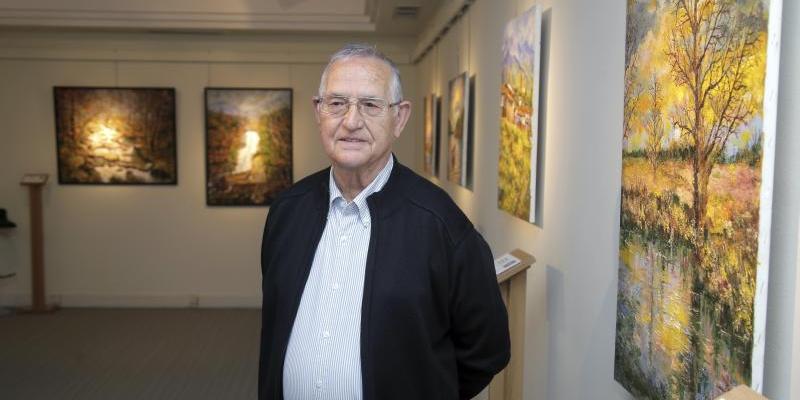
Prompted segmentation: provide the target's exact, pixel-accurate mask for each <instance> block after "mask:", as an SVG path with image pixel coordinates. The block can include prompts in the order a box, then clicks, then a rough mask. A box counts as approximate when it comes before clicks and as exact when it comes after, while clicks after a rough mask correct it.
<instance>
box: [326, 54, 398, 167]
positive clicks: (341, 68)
mask: <svg viewBox="0 0 800 400" xmlns="http://www.w3.org/2000/svg"><path fill="white" fill-rule="evenodd" d="M391 74H392V71H391V68H390V67H389V66H388V65H386V64H385V63H383V62H382V61H380V60H377V59H373V58H364V57H354V58H350V59H344V60H341V61H337V62H336V63H334V64H333V65H331V67H330V69H329V70H328V75H327V82H326V84H325V93H322V95H323V96H343V97H348V98H379V99H384V100H386V103H387V104H390V103H391V102H392V99H391V98H390V97H389V93H390V92H389V87H390V82H391V76H392V75H391ZM410 108H411V104H410V103H409V102H407V101H404V102H401V103H400V104H398V105H397V106H394V107H388V108H387V109H386V112H385V113H384V114H383V115H382V116H379V117H370V116H366V115H362V114H361V113H359V111H358V106H357V105H355V104H353V105H352V106H350V108H349V109H348V111H347V113H346V114H345V115H343V116H338V117H336V116H332V115H328V114H325V113H324V112H320V106H317V107H316V111H317V114H316V115H317V123H318V124H319V131H320V136H321V138H322V146H323V148H324V149H325V153H327V155H328V157H329V158H330V159H331V162H332V163H333V166H334V167H335V168H338V169H344V170H349V171H353V172H370V171H373V170H374V169H377V168H379V167H382V166H383V162H385V160H387V159H388V157H389V156H390V154H391V151H392V144H394V141H395V140H396V139H397V138H398V137H400V133H401V132H402V130H403V127H405V124H406V122H407V121H408V117H409V114H410Z"/></svg>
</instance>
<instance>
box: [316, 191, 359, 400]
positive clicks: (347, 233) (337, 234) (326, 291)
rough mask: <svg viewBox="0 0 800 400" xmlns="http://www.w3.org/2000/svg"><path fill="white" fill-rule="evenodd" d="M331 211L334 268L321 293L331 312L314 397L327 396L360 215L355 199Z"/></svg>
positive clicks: (321, 336)
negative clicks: (351, 251)
mask: <svg viewBox="0 0 800 400" xmlns="http://www.w3.org/2000/svg"><path fill="white" fill-rule="evenodd" d="M332 214H333V218H334V220H333V225H334V227H335V229H334V230H333V232H332V233H333V234H332V235H331V237H330V238H329V240H330V242H329V246H330V248H332V249H335V250H333V251H331V252H330V255H331V256H332V260H329V261H328V262H326V265H328V266H331V268H329V269H328V270H327V271H325V272H326V273H325V277H324V279H323V282H324V285H323V287H322V296H320V298H321V300H322V304H323V305H330V310H331V312H325V313H323V315H322V318H321V326H320V328H319V330H318V332H317V338H318V340H319V341H320V347H321V348H322V352H321V359H320V367H321V368H320V374H319V377H318V378H317V381H316V382H315V386H316V388H317V390H316V391H315V396H314V398H315V399H323V398H325V396H324V394H325V390H324V389H325V387H326V384H327V381H328V377H329V374H330V359H331V351H332V350H333V346H332V343H331V342H332V341H333V339H334V338H333V337H332V335H333V334H334V333H335V332H333V329H334V327H335V324H334V321H338V320H339V319H340V318H341V315H340V314H341V305H342V286H343V284H344V282H343V278H344V275H345V272H346V271H345V269H346V263H347V260H348V259H349V254H350V250H351V249H350V244H351V243H352V236H353V225H354V223H356V222H357V219H358V213H357V208H356V207H355V204H354V203H350V204H344V202H341V203H339V204H338V205H337V206H336V207H334V210H333V212H332Z"/></svg>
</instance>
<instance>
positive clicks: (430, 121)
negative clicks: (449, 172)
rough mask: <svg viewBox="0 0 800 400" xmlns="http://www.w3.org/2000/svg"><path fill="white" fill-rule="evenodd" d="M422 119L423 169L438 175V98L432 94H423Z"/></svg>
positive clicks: (430, 173) (429, 173)
mask: <svg viewBox="0 0 800 400" xmlns="http://www.w3.org/2000/svg"><path fill="white" fill-rule="evenodd" d="M424 107H425V110H424V114H425V115H424V121H423V134H424V141H423V146H424V148H423V151H424V152H423V154H424V157H425V160H424V165H423V169H424V171H425V173H427V174H428V175H432V176H437V175H439V98H438V97H436V95H434V94H430V95H428V96H425V105H424Z"/></svg>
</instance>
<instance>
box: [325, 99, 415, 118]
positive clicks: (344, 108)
mask: <svg viewBox="0 0 800 400" xmlns="http://www.w3.org/2000/svg"><path fill="white" fill-rule="evenodd" d="M402 102H403V101H402V100H400V101H398V102H396V103H389V104H387V102H386V100H384V99H378V98H374V97H361V98H355V97H345V96H321V97H320V96H317V97H314V103H316V104H317V105H318V106H319V111H320V112H322V113H324V114H327V115H330V116H333V117H341V116H343V115H345V114H347V112H348V111H349V110H350V106H351V105H352V104H353V103H355V104H357V108H358V112H359V113H361V115H362V116H366V117H381V116H383V114H385V113H386V110H388V109H389V108H390V107H394V106H396V105H398V104H400V103H402Z"/></svg>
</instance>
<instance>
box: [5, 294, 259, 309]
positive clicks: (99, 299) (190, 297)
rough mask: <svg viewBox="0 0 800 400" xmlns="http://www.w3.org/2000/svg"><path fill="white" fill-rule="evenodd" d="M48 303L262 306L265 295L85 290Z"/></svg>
mask: <svg viewBox="0 0 800 400" xmlns="http://www.w3.org/2000/svg"><path fill="white" fill-rule="evenodd" d="M47 300H48V303H50V304H55V305H59V306H61V307H98V308H259V307H261V296H242V295H228V294H218V295H217V294H215V295H195V294H186V295H159V294H128V295H109V294H81V293H63V294H51V295H49V296H47ZM30 303H31V299H30V295H29V294H27V293H14V294H0V306H6V307H21V306H26V305H29V304H30Z"/></svg>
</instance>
